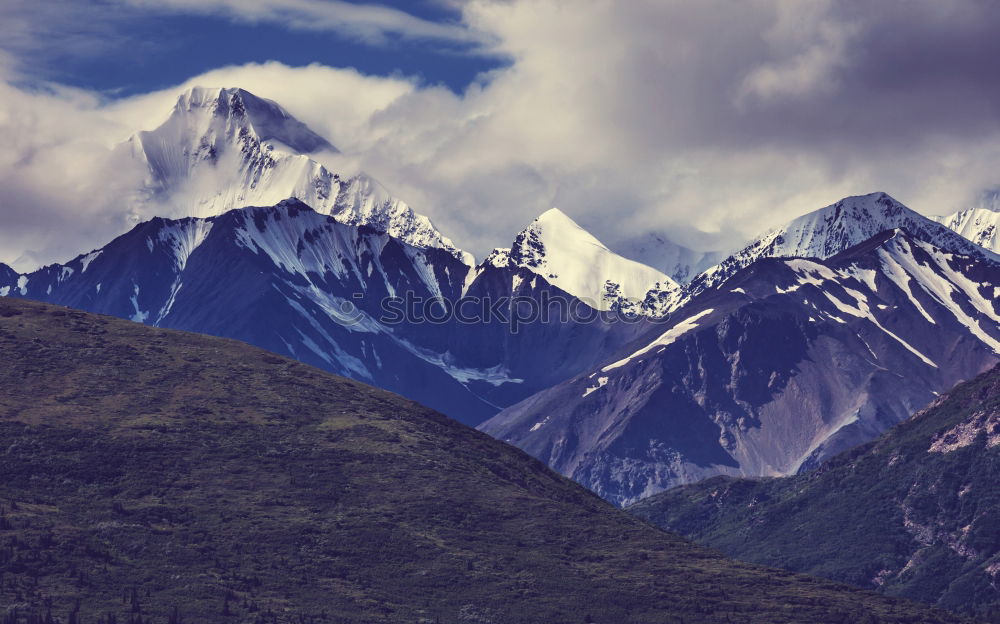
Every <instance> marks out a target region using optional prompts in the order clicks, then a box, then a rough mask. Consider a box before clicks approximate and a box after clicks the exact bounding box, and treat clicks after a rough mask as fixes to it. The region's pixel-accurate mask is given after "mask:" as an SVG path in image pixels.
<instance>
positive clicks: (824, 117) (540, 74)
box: [0, 0, 1000, 268]
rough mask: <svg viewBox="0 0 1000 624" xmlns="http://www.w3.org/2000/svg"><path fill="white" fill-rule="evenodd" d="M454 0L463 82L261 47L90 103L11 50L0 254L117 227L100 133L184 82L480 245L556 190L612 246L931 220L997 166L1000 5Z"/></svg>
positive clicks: (138, 116) (150, 123)
mask: <svg viewBox="0 0 1000 624" xmlns="http://www.w3.org/2000/svg"><path fill="white" fill-rule="evenodd" d="M132 4H133V5H134V6H141V4H142V3H141V2H132ZM173 4H174V5H177V4H178V3H173ZM180 4H181V5H183V3H180ZM215 4H216V5H218V6H217V7H216V8H217V9H218V10H223V9H224V10H227V11H229V10H236V9H234V8H233V7H237V6H238V5H237V4H233V3H226V2H222V3H215ZM279 4H280V3H279ZM313 4H315V3H305V4H304V5H303V6H307V7H312V5H313ZM213 6H214V5H213ZM219 7H221V8H219ZM460 7H461V11H462V24H461V25H460V26H461V28H464V29H466V30H467V31H468V33H470V34H469V37H470V38H472V37H473V36H474V38H475V39H476V41H479V42H483V43H481V44H480V45H481V46H482V47H481V48H480V49H478V50H477V52H476V53H485V50H484V49H483V47H488V53H490V54H496V55H502V56H504V57H506V58H509V59H510V65H509V66H508V67H505V68H503V69H499V70H496V71H493V72H491V73H489V74H487V75H484V76H482V77H481V78H480V80H479V81H478V82H477V83H476V84H473V85H471V86H470V87H469V88H468V89H467V90H466V91H465V92H464V93H462V94H458V95H457V94H455V93H453V92H451V91H449V90H447V89H444V88H440V87H435V86H427V85H421V84H420V83H418V82H417V81H415V80H409V79H406V78H382V77H372V76H365V75H362V74H360V73H358V72H357V71H354V70H350V69H335V68H329V67H322V66H308V67H294V68H293V67H288V66H285V65H282V64H280V63H265V64H259V65H257V64H255V65H246V66H240V67H225V68H220V69H217V70H214V71H211V72H208V73H206V74H204V75H201V76H196V77H192V78H191V80H189V81H188V82H187V83H186V84H184V85H179V86H178V87H177V88H174V89H169V90H166V91H163V92H158V93H152V94H148V95H144V96H140V97H134V98H129V99H126V100H118V101H105V100H103V99H101V98H99V97H97V96H95V95H93V94H90V93H86V92H83V91H79V90H71V89H62V88H56V89H54V90H52V91H46V92H27V91H24V90H22V89H19V88H17V87H15V86H12V83H14V84H16V79H17V76H16V72H15V71H14V70H13V69H12V64H11V63H9V62H8V63H7V64H6V67H7V68H8V69H7V70H6V73H5V78H6V80H5V81H4V82H3V84H2V85H0V132H2V133H3V136H5V137H6V138H7V146H6V148H5V149H4V150H3V151H2V154H0V206H2V207H3V211H4V221H5V222H4V228H3V230H2V233H0V260H15V259H18V258H20V262H19V265H20V266H21V268H26V267H27V266H28V265H30V264H32V263H37V262H41V261H49V260H55V259H64V257H65V256H68V255H72V253H75V252H77V251H79V250H81V249H83V248H85V247H89V246H94V245H98V244H102V243H103V242H105V240H106V239H107V238H108V237H109V236H111V235H114V234H116V233H119V232H120V231H122V230H123V229H124V228H125V227H127V223H128V220H129V218H132V219H134V218H135V215H132V216H131V217H129V215H128V214H127V211H126V210H124V209H123V207H122V201H123V199H122V198H123V197H127V195H128V192H129V189H130V188H132V186H133V185H134V184H136V181H137V178H136V176H140V175H141V172H136V171H134V170H133V169H132V168H130V167H129V166H128V163H112V162H109V161H108V156H107V155H108V154H109V153H110V147H111V146H113V145H114V144H115V142H117V141H120V140H123V139H124V138H126V137H127V136H128V134H129V133H131V132H132V131H134V130H137V129H146V128H152V127H154V126H156V125H157V124H158V123H160V121H162V120H163V118H165V116H166V115H167V113H168V112H169V110H170V107H171V106H172V104H173V100H174V99H175V97H176V94H177V92H178V91H179V90H180V89H182V88H186V87H187V86H190V85H195V84H199V85H206V86H241V87H244V88H246V89H248V90H250V91H252V92H254V93H257V94H258V95H261V96H263V97H267V98H271V99H274V100H276V101H278V102H280V103H281V104H282V105H283V106H285V107H286V108H287V109H288V110H289V111H290V112H291V113H292V114H294V115H296V116H297V117H299V118H300V119H302V120H303V121H304V122H305V123H307V124H308V125H310V126H311V127H313V129H315V130H316V131H317V132H319V133H320V134H323V135H325V136H327V137H329V138H330V139H331V141H332V142H333V143H334V144H335V145H336V146H337V147H338V148H339V149H340V150H341V151H342V153H343V154H342V155H341V156H339V157H337V160H336V162H331V163H330V164H331V165H332V166H334V167H336V168H337V169H339V170H352V169H363V170H365V171H368V172H369V173H371V174H372V175H373V176H374V177H376V178H377V179H379V180H380V181H382V182H383V183H384V184H385V185H386V186H388V187H389V188H390V190H391V191H392V192H393V193H394V194H396V195H397V196H399V197H400V198H402V199H405V200H406V201H407V202H408V203H410V204H411V205H412V206H414V208H415V209H416V210H418V211H420V212H423V213H425V214H427V215H429V216H430V217H431V218H432V219H433V220H434V221H435V222H436V223H437V225H438V227H439V228H440V229H441V230H442V231H444V232H445V233H446V234H448V235H449V236H450V237H451V238H452V239H453V240H455V242H456V243H457V244H459V245H460V246H462V247H465V248H467V249H469V250H470V251H472V252H473V253H476V254H477V256H479V257H482V256H483V255H484V254H485V252H487V251H488V250H489V249H490V248H492V247H493V246H496V245H503V244H506V243H507V242H509V240H510V239H511V238H512V236H513V234H514V233H515V232H516V231H518V230H519V229H521V228H522V227H523V226H524V224H525V223H527V222H528V221H530V220H531V219H533V218H534V217H535V216H537V215H538V214H539V213H541V212H543V211H544V210H546V209H548V208H550V207H552V206H558V207H559V208H561V209H562V210H564V211H565V212H566V213H568V214H570V215H571V216H572V217H573V218H574V219H575V220H577V221H578V222H579V223H580V224H581V225H583V226H584V227H586V228H588V229H590V230H591V231H593V232H594V233H595V234H596V235H597V236H598V237H599V238H601V239H603V240H605V241H607V242H609V243H611V244H612V246H614V245H615V244H616V243H621V242H622V241H626V240H628V239H630V238H632V237H634V236H638V235H641V234H642V233H644V232H647V231H650V230H652V231H657V232H665V233H667V234H668V235H669V236H670V237H672V238H674V239H675V240H677V241H678V242H681V243H686V244H688V245H690V246H694V247H699V248H702V249H713V248H714V249H719V248H726V247H729V246H732V245H736V244H737V243H738V242H739V241H740V240H742V239H743V238H745V237H748V236H751V235H753V234H755V233H757V232H758V231H760V230H761V229H764V228H766V227H769V226H772V225H775V224H777V223H780V222H782V221H785V220H787V219H790V218H792V217H795V216H797V215H799V214H802V213H804V212H806V211H808V210H812V209H815V208H818V207H820V206H823V205H826V204H829V203H832V202H833V201H835V200H837V199H839V198H840V197H842V196H845V195H850V194H858V193H865V192H869V191H873V190H885V191H888V192H890V193H891V194H893V195H894V196H896V197H897V198H899V199H900V200H901V201H903V202H904V203H907V204H908V205H911V206H912V207H913V208H915V209H917V210H920V211H922V212H924V213H928V214H931V213H944V212H950V211H952V210H955V209H958V208H962V207H965V206H968V205H971V204H973V203H975V200H976V198H977V197H978V196H979V195H980V194H981V193H982V192H983V191H985V190H987V189H990V188H994V187H996V186H997V183H998V179H997V177H998V174H997V170H998V167H997V165H998V163H1000V123H998V122H1000V119H998V116H1000V107H998V106H997V102H998V101H1000V81H997V80H996V76H995V63H994V62H993V61H992V60H991V59H995V58H1000V41H998V40H997V38H996V37H995V36H994V33H993V32H992V29H991V24H995V23H996V21H997V19H998V18H1000V12H998V9H996V8H994V7H992V6H991V5H990V4H989V3H982V2H977V1H975V0H957V1H956V2H952V3H947V4H942V3H936V2H931V1H929V0H928V1H927V2H906V1H903V0H888V1H887V2H882V3H877V4H875V5H872V4H871V3H864V2H859V1H852V0H843V1H838V2H833V1H822V0H818V1H816V2H810V3H802V2H788V1H781V0H753V1H751V2H745V3H731V2H726V1H723V0H706V1H704V2H699V3H694V4H692V3H689V2H681V1H670V2H663V1H662V0H635V1H634V2H629V3H625V4H623V3H615V2H611V1H600V0H598V1H595V2H588V3H568V2H564V1H560V0H512V1H508V2H493V1H489V2H488V1H472V2H466V3H462V4H461V5H460ZM175 8H176V6H175ZM178 10H180V9H178ZM266 17H267V18H268V19H280V13H274V12H269V13H267V14H266ZM390 17H392V18H393V19H396V18H398V17H399V16H398V15H396V14H391V15H390ZM245 18H246V16H243V19H245ZM234 19H235V17H234ZM405 21H406V20H405V19H404V20H400V21H399V22H398V23H404V22H405ZM393 23H394V24H395V23H396V22H393ZM288 27H289V28H296V27H301V26H296V24H294V23H289V24H288ZM456 27H457V26H454V25H453V26H451V27H449V28H452V29H453V28H456ZM400 28H402V26H400ZM421 28H423V25H421ZM473 33H474V35H473ZM433 36H446V35H444V34H442V33H437V34H436V35H433ZM447 36H449V37H453V38H456V37H457V38H459V39H461V36H460V35H455V34H454V32H453V31H452V30H449V31H448V34H447ZM376 39H377V38H376ZM486 42H488V43H486ZM0 65H3V64H2V63H0ZM331 158H332V157H331ZM175 209H176V211H177V213H178V214H181V213H182V212H183V208H182V207H175Z"/></svg>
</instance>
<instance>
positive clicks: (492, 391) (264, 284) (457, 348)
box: [0, 200, 642, 424]
mask: <svg viewBox="0 0 1000 624" xmlns="http://www.w3.org/2000/svg"><path fill="white" fill-rule="evenodd" d="M0 295H9V296H14V297H24V298H30V299H36V300H41V301H46V302H50V303H57V304H60V305H68V306H72V307H76V308H81V309H85V310H88V311H91V312H98V313H102V314H111V315H114V316H118V317H121V318H128V319H132V320H134V321H138V322H143V323H147V324H150V325H156V326H159V327H169V328H173V329H183V330H188V331H197V332H201V333H206V334H212V335H216V336H223V337H228V338H236V339H239V340H243V341H246V342H249V343H251V344H255V345H257V346H260V347H263V348H266V349H268V350H271V351H274V352H277V353H281V354H283V355H288V356H291V357H294V358H295V359H298V360H300V361H303V362H306V363H308V364H311V365H313V366H318V367H320V368H323V369H325V370H328V371H331V372H334V373H337V374H341V375H345V376H348V377H351V378H354V379H358V380H360V381H363V382H365V383H370V384H373V385H376V386H379V387H382V388H386V389H389V390H392V391H394V392H398V393H400V394H403V395H404V396H407V397H409V398H411V399H414V400H416V401H419V402H421V403H423V404H425V405H428V406H430V407H432V408H434V409H437V410H439V411H442V412H444V413H446V414H448V415H449V416H452V417H454V418H457V419H459V420H461V421H463V422H465V423H467V424H477V423H479V422H482V421H483V420H485V419H486V418H488V417H489V416H492V415H493V414H495V413H496V412H498V411H499V410H500V409H501V408H502V407H504V406H507V405H511V404H513V403H516V402H517V401H519V400H521V399H523V398H525V397H527V396H530V395H531V394H533V393H535V392H538V391H539V390H542V389H544V388H546V387H548V386H551V385H552V384H555V383H558V382H560V381H562V380H564V379H566V378H568V377H571V376H572V375H575V374H577V373H579V372H580V371H581V370H583V369H585V368H586V367H587V366H592V365H593V364H595V363H597V362H598V361H600V360H601V359H602V358H604V357H607V355H608V354H609V353H611V352H613V351H614V350H615V349H617V348H619V347H620V346H621V345H622V344H624V343H625V342H627V341H628V340H630V339H631V338H632V337H634V336H635V335H637V334H638V333H640V332H641V330H642V326H641V325H640V324H637V323H602V322H598V320H597V319H594V318H593V315H591V316H590V320H588V319H587V318H586V316H587V315H581V316H582V317H584V318H581V320H580V322H564V319H563V318H562V317H561V316H559V315H558V314H553V315H552V316H550V317H549V318H548V319H542V318H536V317H533V316H532V315H531V314H530V312H531V309H530V306H524V309H523V310H520V312H525V313H527V314H525V315H524V316H523V318H524V322H523V323H521V324H519V325H517V326H516V327H515V326H513V325H512V324H511V323H509V322H505V321H504V319H503V318H501V317H500V316H493V317H490V314H492V313H493V312H495V311H497V310H499V311H500V312H503V313H504V314H506V317H507V318H511V317H512V313H511V312H512V311H511V307H512V304H511V303H510V302H511V301H512V300H513V299H515V298H517V299H518V300H521V301H526V302H532V303H534V302H538V301H541V300H543V298H544V297H549V298H551V299H552V300H556V301H561V302H568V301H573V302H579V299H577V298H576V297H574V296H572V295H570V294H568V293H566V292H563V291H562V290H559V289H558V288H556V287H554V286H552V285H551V284H549V283H548V282H547V281H546V280H545V279H543V278H542V277H540V276H539V275H538V274H537V273H533V272H532V271H531V270H529V269H527V268H524V267H520V266H514V265H504V266H493V265H491V264H488V263H486V264H484V265H482V266H481V267H478V268H477V269H473V268H472V267H470V266H468V265H466V264H464V263H463V262H462V261H461V260H459V259H458V258H456V257H455V256H454V255H453V254H451V253H450V252H448V251H447V250H443V249H437V248H433V247H428V248H418V247H414V246H412V245H408V244H406V243H404V242H402V241H401V240H399V239H396V238H393V237H392V236H390V235H388V234H385V233H382V232H380V231H378V230H375V229H372V228H370V227H368V226H363V225H362V226H355V225H346V224H343V223H340V222H338V221H337V220H335V219H334V218H333V217H330V216H327V215H323V214H319V213H317V212H315V211H313V210H312V209H311V208H310V207H309V206H306V205H305V204H303V203H302V202H299V201H296V200H287V201H284V202H282V203H280V204H279V205H277V206H273V207H266V208H246V209H243V210H234V211H230V212H228V213H226V214H223V215H219V216H216V217H210V218H206V219H197V218H188V219H179V220H167V219H153V220H151V221H148V222H146V223H142V224H140V225H138V226H136V227H135V228H134V229H133V230H132V231H130V232H128V233H126V234H124V235H122V236H120V237H119V238H117V239H115V240H114V241H112V242H111V243H109V244H108V245H106V246H105V247H103V248H101V249H99V250H95V251H93V252H90V253H87V254H84V255H81V256H78V257H77V258H75V259H73V260H71V261H69V262H67V263H65V264H61V265H50V266H47V267H44V268H42V269H39V270H38V271H35V272H33V273H30V274H27V275H23V276H18V275H16V274H13V273H10V274H7V275H6V277H4V275H3V274H2V272H0ZM463 296H466V298H467V299H469V301H468V302H467V303H469V304H471V305H467V306H463V307H462V313H463V314H466V315H469V316H470V317H472V321H471V322H462V321H461V320H460V319H459V318H458V316H457V315H455V314H448V313H447V312H446V311H445V310H444V309H442V308H441V307H440V306H437V305H428V304H432V302H433V300H435V299H441V300H444V301H451V302H453V301H458V300H459V299H460V298H462V297H463ZM390 299H392V300H393V302H392V303H391V304H390V303H388V302H389V300H390ZM404 300H405V301H404ZM410 303H412V305H410ZM580 307H581V309H586V310H589V311H592V310H591V308H589V307H588V306H586V305H583V304H582V303H581V306H580ZM564 309H565V307H564ZM406 310H412V311H406ZM484 312H486V314H483V313H484ZM595 314H596V313H595Z"/></svg>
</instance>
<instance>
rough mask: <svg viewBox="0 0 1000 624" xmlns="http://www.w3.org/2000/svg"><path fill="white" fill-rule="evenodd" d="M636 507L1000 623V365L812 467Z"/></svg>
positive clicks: (688, 531) (714, 537) (757, 551)
mask: <svg viewBox="0 0 1000 624" xmlns="http://www.w3.org/2000/svg"><path fill="white" fill-rule="evenodd" d="M630 511H631V512H632V513H634V514H635V515H637V516H639V517H642V518H646V519H648V520H650V521H651V522H654V523H656V524H658V525H660V526H662V527H665V528H668V529H671V530H675V531H678V532H680V533H682V534H685V535H687V536H690V537H691V538H692V539H694V540H695V541H697V542H699V543H702V544H706V545H710V546H713V547H716V548H719V549H720V550H722V551H723V552H725V553H726V554H729V555H731V556H733V557H737V558H739V559H744V560H747V561H753V562H758V563H763V564H767V565H773V566H780V567H783V568H786V569H789V570H795V571H800V572H808V573H810V574H815V575H819V576H824V577H827V578H831V579H836V580H840V581H845V582H848V583H852V584H855V585H859V586H862V587H869V588H878V589H879V590H880V591H883V592H885V593H887V594H891V595H896V596H904V597H907V598H912V599H914V600H923V601H926V602H929V603H932V604H937V605H939V606H942V607H946V608H948V609H951V610H954V611H956V612H958V613H964V614H976V615H978V616H979V617H982V618H984V619H986V620H988V621H992V622H1000V367H998V368H996V369H994V370H992V371H990V372H987V373H985V374H983V375H981V376H980V377H978V378H976V379H974V380H972V381H970V382H967V383H964V384H961V385H959V386H958V387H956V388H955V389H954V390H953V391H952V392H950V393H949V394H948V395H947V396H946V397H944V398H942V399H940V400H938V401H936V402H935V404H934V405H932V406H931V407H929V408H928V409H926V410H924V411H923V412H921V413H919V414H917V415H916V416H914V417H913V418H912V419H910V420H909V421H907V422H905V423H903V424H901V425H900V426H898V427H896V428H894V429H892V430H890V431H889V432H888V433H886V434H885V435H884V436H883V437H882V438H880V439H879V440H877V441H875V442H873V443H870V444H868V445H865V446H862V447H860V448H858V449H855V450H853V451H850V452H848V453H845V454H843V455H841V456H839V457H837V458H835V459H833V460H831V461H830V462H829V463H828V464H826V465H824V466H823V467H822V468H820V469H819V470H817V471H815V472H812V473H809V474H805V475H800V476H795V477H788V478H782V479H765V480H758V481H753V480H737V479H725V478H717V479H711V480H708V481H705V482H702V483H698V484H694V485H691V486H685V487H680V488H676V489H673V490H670V491H667V492H664V493H663V494H660V495H657V496H654V497H652V498H650V499H647V500H645V501H641V502H640V503H638V504H636V505H634V506H633V507H631V508H630Z"/></svg>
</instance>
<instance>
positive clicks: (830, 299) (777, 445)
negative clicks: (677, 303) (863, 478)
mask: <svg viewBox="0 0 1000 624" xmlns="http://www.w3.org/2000/svg"><path fill="white" fill-rule="evenodd" d="M998 287H1000V265H998V264H995V263H993V262H989V261H985V260H981V259H979V258H977V257H969V256H960V255H956V254H951V253H947V252H944V251H942V250H940V249H938V248H937V247H935V246H933V245H931V244H929V243H925V242H923V241H920V240H917V239H915V238H913V237H911V236H910V235H909V234H907V233H906V232H904V231H902V230H895V231H890V232H887V233H883V234H882V235H880V236H878V237H875V238H873V239H872V240H871V241H867V242H866V243H863V244H862V245H859V246H856V247H854V248H852V249H850V250H848V251H846V252H844V253H842V254H839V255H837V256H834V257H833V258H831V259H829V260H827V261H817V260H807V259H772V258H766V259H762V260H758V261H757V262H755V263H754V264H752V265H751V266H750V267H748V268H746V269H744V270H743V271H741V272H739V273H737V274H736V275H735V276H733V277H732V278H731V279H730V280H729V281H727V282H726V283H725V284H724V286H723V287H722V288H721V289H717V290H709V291H705V292H703V293H701V294H700V295H696V296H695V297H694V298H692V299H691V300H689V301H688V303H687V304H685V305H684V306H683V307H681V308H680V309H679V310H677V311H676V312H675V313H674V314H673V315H672V316H671V318H670V319H669V321H668V322H666V323H663V324H661V325H659V326H654V327H653V328H652V329H649V330H648V331H647V333H646V334H645V335H644V336H643V337H642V338H639V339H637V340H636V341H634V342H633V343H632V344H631V345H629V346H628V347H627V348H625V349H624V350H622V351H621V352H620V353H619V354H618V355H617V356H615V357H613V358H610V359H608V360H607V361H605V362H604V363H603V364H602V365H599V366H597V367H595V368H593V369H591V370H590V371H588V372H587V373H583V374H580V375H578V376H576V377H574V378H573V379H570V380H568V381H566V382H563V383H562V384H560V385H558V386H555V387H553V388H550V389H547V390H544V391H542V392H540V393H538V394H536V395H534V396H532V397H530V398H528V399H525V400H524V401H522V402H521V403H518V404H516V405H514V406H512V407H510V408H507V409H506V410H504V411H503V412H501V413H499V414H497V415H496V416H494V417H493V418H491V419H490V420H489V421H487V422H485V423H483V424H482V425H480V429H481V430H483V431H485V432H487V433H489V434H491V435H493V436H495V437H497V438H499V439H502V440H505V441H507V442H510V443H512V444H514V445H516V446H518V447H519V448H522V449H524V450H525V451H527V452H528V453H530V454H532V455H533V456H535V457H538V458H539V459H541V460H542V461H545V462H546V463H548V464H549V465H550V466H551V467H553V468H554V469H556V470H557V471H559V472H561V473H562V474H565V475H567V476H570V477H572V478H573V479H575V480H577V481H579V482H580V483H582V484H584V485H586V486H587V487H589V488H590V489H592V490H594V491H595V492H597V493H599V494H600V495H601V496H603V497H605V498H607V499H609V500H611V501H614V502H617V503H628V502H633V501H635V500H637V499H639V498H642V497H644V496H649V495H651V494H654V493H656V492H658V491H661V490H663V489H666V488H669V487H671V486H674V485H679V484H683V483H691V482H694V481H698V480H700V479H704V478H707V477H710V476H714V475H718V474H728V475H737V476H761V475H782V474H792V473H795V472H796V471H798V470H801V469H806V468H809V467H812V466H815V465H816V464H817V463H818V462H821V461H822V460H823V459H825V458H828V457H831V456H832V455H834V454H836V453H837V452H839V451H841V450H844V449H846V448H849V447H850V446H853V445H856V444H859V443H862V442H865V441H867V440H871V439H872V438H874V437H875V436H877V435H878V434H880V433H882V432H883V431H885V430H886V429H887V428H889V427H890V426H892V425H894V424H896V423H899V422H900V421H902V420H903V419H905V418H907V417H908V416H909V415H910V414H911V413H913V411H915V410H916V409H919V408H921V407H923V406H924V405H926V404H927V403H929V402H930V401H931V400H932V399H933V398H934V396H935V393H938V392H944V391H946V390H947V389H949V388H951V387H952V386H953V385H954V384H955V383H956V382H958V381H960V380H962V379H968V378H970V377H972V376H974V375H976V374H978V373H979V372H981V371H983V370H984V369H986V368H988V367H990V366H992V365H994V364H995V363H996V362H997V361H998V353H1000V308H998V300H997V298H996V292H997V291H996V289H997V288H998Z"/></svg>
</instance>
